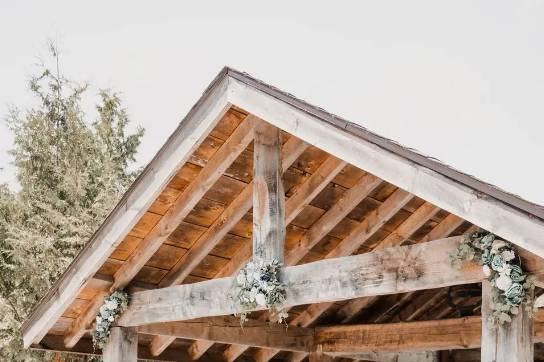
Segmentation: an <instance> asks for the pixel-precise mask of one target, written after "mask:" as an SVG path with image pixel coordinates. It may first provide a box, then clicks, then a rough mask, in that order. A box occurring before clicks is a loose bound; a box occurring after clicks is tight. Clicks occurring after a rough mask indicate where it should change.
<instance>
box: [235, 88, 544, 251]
mask: <svg viewBox="0 0 544 362" xmlns="http://www.w3.org/2000/svg"><path fill="white" fill-rule="evenodd" d="M229 90H230V91H231V92H230V93H229V100H230V101H231V102H232V103H233V104H236V105H238V106H240V107H242V108H243V109H245V110H247V111H248V112H251V113H252V114H255V115H257V116H258V117H260V118H261V119H264V120H266V121H269V122H270V123H272V124H274V125H275V126H276V127H278V128H281V129H283V130H284V131H286V132H289V133H290V134H292V135H295V136H297V137H299V138H301V139H303V140H306V141H309V142H312V143H315V144H319V148H320V149H322V150H324V151H325V152H328V153H330V154H331V155H334V156H336V157H338V158H340V159H342V160H344V161H347V162H348V163H350V164H352V165H354V166H356V167H358V168H360V169H361V170H365V171H367V172H370V173H372V174H373V175H376V176H378V177H379V178H381V179H383V180H385V181H387V182H390V183H392V184H394V185H396V186H398V187H401V188H403V189H404V190H406V191H408V192H410V193H411V194H413V195H416V196H418V197H420V198H422V199H424V200H426V201H428V202H431V203H432V204H434V205H436V206H438V207H440V208H442V209H444V210H447V211H449V212H451V213H453V214H456V215H458V216H459V217H462V218H464V219H465V220H467V221H469V222H471V223H473V224H476V225H479V226H481V227H483V228H485V229H487V230H490V231H492V232H493V233H496V234H497V235H499V236H501V237H502V238H504V239H505V240H509V241H511V242H513V243H515V244H516V245H518V246H520V247H522V248H525V249H527V250H529V251H531V252H533V253H535V254H536V255H540V256H541V257H544V243H542V242H541V239H542V234H543V233H544V221H543V220H541V219H539V218H537V217H528V216H527V214H526V213H524V212H522V211H519V210H518V209H516V208H515V207H512V206H510V205H508V204H506V203H504V202H501V201H498V200H497V199H494V198H493V197H485V196H486V195H482V194H481V193H478V192H474V189H471V188H469V187H467V186H466V185H464V184H463V183H461V182H458V181H455V180H452V179H451V178H448V177H446V176H444V175H442V174H439V173H437V172H435V171H433V170H431V169H429V168H427V167H425V166H422V165H419V164H417V163H414V162H413V161H411V160H409V159H407V158H405V157H402V156H399V155H398V154H395V153H393V152H391V151H388V150H387V149H385V148H382V147H380V146H377V145H376V144H375V143H373V142H370V141H367V140H365V139H363V138H362V137H358V136H356V135H354V134H353V133H352V132H350V131H349V130H344V129H342V128H340V127H338V126H335V125H333V124H331V123H330V122H328V121H324V120H323V119H321V118H320V117H319V116H316V113H319V111H316V113H313V112H308V111H307V110H303V109H300V108H297V107H293V106H286V104H285V100H282V99H279V98H278V97H277V96H273V95H270V94H267V93H266V92H263V91H262V90H260V89H256V88H255V87H253V86H251V85H248V84H246V83H244V82H242V81H240V80H233V81H232V82H231V83H229ZM301 125H304V126H303V127H302V126H301ZM349 127H353V128H356V127H355V126H349ZM360 131H361V130H360V129H358V130H357V132H360ZM385 143H386V145H388V146H391V145H390V144H388V143H387V142H385ZM361 155H365V157H361ZM504 220H508V221H509V222H504Z"/></svg>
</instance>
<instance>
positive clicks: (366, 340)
mask: <svg viewBox="0 0 544 362" xmlns="http://www.w3.org/2000/svg"><path fill="white" fill-rule="evenodd" d="M480 331H481V318H480V317H466V318H458V319H444V320H440V321H424V322H408V323H387V324H367V325H354V326H349V325H346V326H337V327H322V328H316V340H315V342H316V344H317V345H320V346H321V348H322V350H323V351H324V352H326V353H330V354H334V353H340V354H344V353H345V352H350V353H365V352H377V351H379V352H408V351H438V350H444V349H464V348H475V347H478V346H479V345H480Z"/></svg>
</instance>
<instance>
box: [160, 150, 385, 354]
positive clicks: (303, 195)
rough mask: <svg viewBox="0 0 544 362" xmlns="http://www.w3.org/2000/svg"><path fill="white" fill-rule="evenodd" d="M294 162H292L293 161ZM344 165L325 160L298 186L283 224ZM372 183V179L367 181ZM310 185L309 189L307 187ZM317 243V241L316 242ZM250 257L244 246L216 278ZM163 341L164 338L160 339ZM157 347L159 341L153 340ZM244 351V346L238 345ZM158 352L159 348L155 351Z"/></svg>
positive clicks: (200, 345)
mask: <svg viewBox="0 0 544 362" xmlns="http://www.w3.org/2000/svg"><path fill="white" fill-rule="evenodd" d="M293 161H294V160H293ZM343 165H344V163H343V162H342V161H340V160H338V159H336V158H335V157H329V158H327V159H326V160H325V161H324V162H323V164H321V165H320V166H319V168H318V169H317V170H316V171H315V172H314V173H313V174H312V175H311V176H310V177H309V178H308V179H307V180H306V181H304V183H303V184H302V185H300V186H299V187H298V188H297V189H296V191H295V193H294V194H293V195H291V197H290V198H289V199H288V200H287V201H286V203H285V223H286V224H289V223H290V222H291V221H293V220H294V219H295V217H296V216H297V215H298V214H299V213H300V212H301V211H302V209H303V208H304V206H306V205H308V204H309V203H310V202H311V201H312V200H313V199H314V198H315V197H316V196H317V195H318V194H319V193H320V192H321V191H322V190H323V189H324V188H325V187H326V186H327V185H328V184H329V183H330V182H331V181H332V180H333V179H334V177H335V176H336V175H337V174H338V173H339V172H340V171H341V170H342V168H343ZM368 180H369V181H370V182H372V183H374V179H368ZM310 185H311V187H309V186H310ZM316 242H317V241H316ZM251 256H252V245H251V244H245V245H244V246H242V247H241V248H240V250H238V251H237V252H236V254H235V255H234V257H233V258H232V259H231V260H230V261H229V262H228V263H227V264H226V265H225V266H224V267H223V268H222V269H221V271H220V272H219V273H218V275H216V277H225V276H230V275H232V274H234V273H236V272H237V271H238V270H239V269H240V268H241V267H242V266H243V265H244V264H245V263H246V262H247V261H248V260H249V258H250V257H251ZM161 339H163V340H164V339H165V338H161ZM155 340H156V341H157V342H156V344H157V345H159V339H158V338H156V339H154V342H155ZM211 345H212V344H211V343H210V342H208V341H196V342H194V343H193V344H192V345H191V347H190V348H189V354H190V355H191V357H192V358H193V359H198V357H199V356H200V355H201V354H202V353H204V352H205V351H206V350H207V349H208V348H210V347H211ZM153 346H154V343H152V347H153ZM240 348H242V349H244V348H245V346H242V345H240ZM157 350H159V348H158V349H157Z"/></svg>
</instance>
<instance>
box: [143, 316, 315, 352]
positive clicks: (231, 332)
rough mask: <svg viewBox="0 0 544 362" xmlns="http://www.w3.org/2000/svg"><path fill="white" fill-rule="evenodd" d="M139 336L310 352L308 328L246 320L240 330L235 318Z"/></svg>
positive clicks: (160, 326)
mask: <svg viewBox="0 0 544 362" xmlns="http://www.w3.org/2000/svg"><path fill="white" fill-rule="evenodd" d="M138 331H139V332H140V333H145V334H153V335H163V336H172V337H175V338H185V339H197V340H207V341H210V342H214V343H228V344H230V343H238V344H244V345H248V346H255V347H268V348H279V349H282V350H286V351H311V350H312V348H313V341H314V331H313V329H309V328H301V327H293V328H285V326H282V325H279V324H270V323H267V322H264V321H254V320H250V321H248V322H247V323H245V324H244V327H243V328H241V327H240V320H239V319H238V318H235V317H214V318H209V319H208V320H197V321H187V322H168V323H157V324H147V325H143V326H140V327H138Z"/></svg>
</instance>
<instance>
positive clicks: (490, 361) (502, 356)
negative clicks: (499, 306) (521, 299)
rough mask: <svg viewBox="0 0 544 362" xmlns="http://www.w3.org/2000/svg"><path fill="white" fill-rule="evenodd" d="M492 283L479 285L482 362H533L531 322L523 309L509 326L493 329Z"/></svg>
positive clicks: (484, 282)
mask: <svg viewBox="0 0 544 362" xmlns="http://www.w3.org/2000/svg"><path fill="white" fill-rule="evenodd" d="M491 288H492V287H491V283H490V282H489V281H487V280H485V281H483V282H482V348H481V352H482V356H481V357H482V362H510V361H517V362H532V361H534V331H533V319H532V318H530V317H529V313H528V312H527V311H526V310H525V308H523V306H522V307H520V311H519V314H518V315H516V316H513V318H512V322H510V323H506V324H504V325H503V326H502V327H501V328H494V327H493V326H492V325H491V323H490V321H489V318H488V317H489V316H490V315H491V313H492V311H493V309H492V306H493V297H492V292H491Z"/></svg>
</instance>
